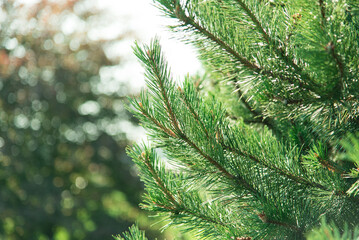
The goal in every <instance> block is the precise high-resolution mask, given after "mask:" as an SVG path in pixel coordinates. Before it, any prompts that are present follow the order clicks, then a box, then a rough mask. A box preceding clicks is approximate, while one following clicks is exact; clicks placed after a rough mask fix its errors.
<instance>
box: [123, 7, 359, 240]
mask: <svg viewBox="0 0 359 240" xmlns="http://www.w3.org/2000/svg"><path fill="white" fill-rule="evenodd" d="M155 2H156V4H157V6H158V7H159V8H160V9H161V10H162V11H163V12H164V14H165V15H167V16H168V17H170V18H175V19H178V24H177V25H176V26H172V27H171V28H172V29H173V30H174V31H180V32H182V33H185V34H184V39H185V40H186V41H188V42H191V43H193V44H194V45H195V46H197V48H198V51H199V55H200V56H199V57H200V59H201V60H202V61H203V64H204V66H205V68H206V70H207V72H208V76H207V77H203V78H196V77H193V78H190V77H187V78H186V79H185V80H184V82H183V83H181V84H176V83H175V82H174V81H173V77H172V76H171V73H170V69H169V67H168V65H167V62H166V60H165V58H164V56H163V53H162V51H161V47H160V44H159V41H158V40H153V41H152V43H151V44H149V45H144V46H139V45H138V44H136V46H135V47H134V50H135V54H136V56H137V57H138V58H139V60H140V61H141V62H142V63H143V65H144V67H145V69H146V74H145V76H146V79H147V87H148V89H147V90H145V91H143V93H142V95H141V97H140V99H137V100H132V106H133V112H134V113H135V115H136V116H137V118H138V119H139V120H140V121H141V123H142V125H143V127H144V128H145V129H146V130H147V131H148V135H149V137H150V139H151V142H152V143H151V144H139V145H136V146H134V147H133V148H132V149H130V150H129V151H128V153H129V155H130V156H131V157H132V158H133V160H134V162H135V163H136V164H137V166H138V168H139V171H140V175H141V178H142V180H143V181H144V183H145V186H146V191H147V193H146V195H145V200H144V204H143V205H142V207H143V208H145V209H147V210H149V211H153V212H156V213H158V214H159V215H161V216H165V217H167V219H168V225H176V226H181V227H182V228H184V230H185V231H189V232H192V233H193V234H194V235H195V236H197V237H198V238H199V239H236V240H239V239H242V240H244V239H305V238H306V237H308V238H309V239H319V238H318V236H321V237H323V236H324V238H323V239H351V238H353V239H357V237H358V230H359V229H358V228H357V225H359V196H358V194H359V179H358V178H359V138H358V136H359V135H358V130H359V118H358V110H359V108H358V107H359V103H358V99H357V97H358V93H359V86H358V80H359V57H358V56H359V4H358V3H357V1H354V0H352V1H351V0H342V1H334V0H333V1H330V0H318V1H309V0H297V1H285V0H282V1H279V0H271V1H266V0H186V1H179V0H156V1H155ZM208 83H210V84H208ZM204 85H206V86H207V87H204V88H203V87H202V86H204ZM325 221H326V222H327V223H329V225H328V224H327V223H326V222H325ZM313 229H315V230H313ZM131 232H132V233H131V234H132V235H131V234H129V233H127V234H126V239H145V237H144V235H143V233H142V232H141V231H139V230H138V229H137V228H133V229H132V231H131ZM323 234H325V235H323ZM325 237H328V238H325ZM118 239H121V237H118Z"/></svg>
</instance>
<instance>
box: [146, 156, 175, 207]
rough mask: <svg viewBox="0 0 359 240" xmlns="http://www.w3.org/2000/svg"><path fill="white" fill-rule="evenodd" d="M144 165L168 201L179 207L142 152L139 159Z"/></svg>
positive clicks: (147, 157)
mask: <svg viewBox="0 0 359 240" xmlns="http://www.w3.org/2000/svg"><path fill="white" fill-rule="evenodd" d="M139 158H140V159H141V160H142V161H143V162H144V164H145V165H146V166H147V169H148V170H149V171H150V173H151V177H152V178H153V180H154V181H155V182H156V184H157V185H158V186H159V187H160V189H161V191H162V192H163V193H164V194H165V196H166V197H167V198H168V200H169V201H170V202H171V203H172V204H173V205H174V206H175V207H176V208H179V207H180V203H179V202H177V200H176V199H175V197H174V196H173V195H172V193H171V192H170V191H169V190H168V188H167V187H166V186H165V184H164V182H163V181H162V180H161V178H160V177H159V176H158V174H157V172H156V171H155V169H154V167H153V166H152V164H151V162H150V160H149V156H148V154H147V153H146V152H142V154H141V156H140V157H139Z"/></svg>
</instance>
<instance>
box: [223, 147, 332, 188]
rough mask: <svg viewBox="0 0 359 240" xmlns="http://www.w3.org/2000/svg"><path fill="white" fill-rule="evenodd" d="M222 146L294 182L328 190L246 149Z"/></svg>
mask: <svg viewBox="0 0 359 240" xmlns="http://www.w3.org/2000/svg"><path fill="white" fill-rule="evenodd" d="M223 147H224V148H225V149H227V150H229V151H230V152H232V153H235V154H237V155H240V156H243V157H246V158H249V159H250V160H252V161H254V162H256V163H258V164H262V165H263V166H265V167H267V168H269V169H271V170H273V171H275V172H276V173H278V174H280V175H282V176H284V177H286V178H289V179H291V180H293V181H294V182H297V183H300V184H304V185H307V186H311V187H314V188H319V189H322V190H325V191H328V189H327V188H326V187H324V186H322V185H320V184H318V183H314V182H310V181H308V180H307V179H305V178H302V177H300V176H295V175H293V174H292V173H290V172H288V171H286V170H283V169H281V168H278V167H276V166H273V165H270V164H268V163H266V162H265V161H262V160H260V159H258V158H257V157H255V156H254V155H252V154H250V153H248V152H246V151H243V150H238V149H234V148H232V147H230V146H227V145H224V143H223Z"/></svg>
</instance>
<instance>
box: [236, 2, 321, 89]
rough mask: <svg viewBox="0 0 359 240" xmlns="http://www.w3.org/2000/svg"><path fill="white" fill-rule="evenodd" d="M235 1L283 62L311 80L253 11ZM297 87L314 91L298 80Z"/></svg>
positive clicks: (242, 3)
mask: <svg viewBox="0 0 359 240" xmlns="http://www.w3.org/2000/svg"><path fill="white" fill-rule="evenodd" d="M236 2H237V3H238V4H239V5H240V6H241V8H242V9H243V10H244V11H245V13H246V14H247V15H248V16H249V18H250V19H251V20H252V22H253V23H254V25H255V26H256V27H257V29H258V30H259V31H260V33H261V34H262V36H263V38H264V40H265V41H266V42H267V44H268V45H272V46H273V49H274V51H275V52H276V53H277V54H278V55H279V56H280V57H281V58H282V59H283V60H284V62H285V63H286V64H288V65H290V66H292V67H293V68H294V70H295V71H296V72H297V73H298V74H299V75H300V76H302V77H304V78H305V79H307V80H308V81H309V82H313V81H312V80H311V79H310V76H309V75H308V74H306V73H305V72H303V70H302V68H301V67H299V66H298V65H297V64H296V63H295V62H294V60H293V59H292V58H290V57H289V56H288V55H287V54H286V53H285V52H284V50H283V48H281V47H278V46H277V43H276V41H274V40H273V39H272V38H271V37H270V36H269V34H268V33H267V32H266V31H265V30H264V28H263V26H262V24H261V23H260V22H259V20H258V18H257V17H256V16H255V15H254V14H253V12H252V11H251V10H250V9H249V8H248V6H247V5H246V4H245V3H244V2H243V1H242V0H236ZM297 84H298V86H299V87H302V88H306V89H308V90H310V91H312V92H314V93H316V91H315V90H314V89H313V88H312V87H311V86H310V85H308V84H307V83H306V82H302V81H299V82H298V83H297Z"/></svg>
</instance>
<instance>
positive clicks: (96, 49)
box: [0, 0, 146, 239]
mask: <svg viewBox="0 0 359 240" xmlns="http://www.w3.org/2000/svg"><path fill="white" fill-rule="evenodd" d="M0 6H1V10H0V26H1V30H0V150H1V152H0V184H1V186H2V188H1V192H0V222H1V224H0V239H84V238H86V239H105V238H106V239H109V238H111V235H112V234H113V233H116V232H121V231H123V230H125V229H126V228H127V227H128V226H129V225H131V223H132V222H133V221H134V220H135V219H137V221H139V224H140V225H141V224H142V225H143V226H145V225H146V222H145V221H146V220H141V219H145V218H144V217H141V216H142V213H141V212H140V211H139V210H138V209H137V204H138V202H139V191H140V190H141V188H142V186H141V184H140V183H139V181H138V179H137V177H135V175H136V174H135V173H134V170H131V165H130V164H129V160H128V157H127V156H126V154H125V152H124V147H125V146H126V145H127V144H128V138H132V139H134V137H133V136H132V135H128V134H131V133H132V134H133V133H134V132H136V131H140V130H139V129H137V127H136V124H133V123H132V122H133V119H132V118H131V116H130V115H129V114H128V113H127V112H126V110H125V109H124V107H123V104H124V103H123V98H124V96H125V95H126V94H127V92H128V85H127V84H126V83H123V82H119V81H115V79H114V76H113V72H114V71H115V70H116V69H118V66H117V64H118V60H120V62H121V59H109V58H108V57H107V56H106V47H109V46H110V45H111V44H114V43H116V42H118V41H121V40H122V39H123V38H126V37H127V36H131V33H123V35H120V36H114V37H113V38H112V39H105V40H103V39H101V36H100V37H98V36H97V38H96V34H97V33H96V28H97V29H98V28H99V27H101V26H98V25H99V24H102V23H103V22H104V21H105V22H106V21H109V19H108V18H109V16H106V15H104V14H102V13H101V12H99V11H96V10H94V8H93V5H91V2H90V1H70V0H68V1H46V0H41V1H36V2H35V3H33V4H28V3H27V4H21V3H20V2H18V1H4V2H2V3H1V2H0ZM101 19H102V20H101ZM104 19H105V20H104ZM102 27H103V26H102ZM94 29H95V30H94ZM97 35H98V34H97ZM121 229H122V230H121Z"/></svg>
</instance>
